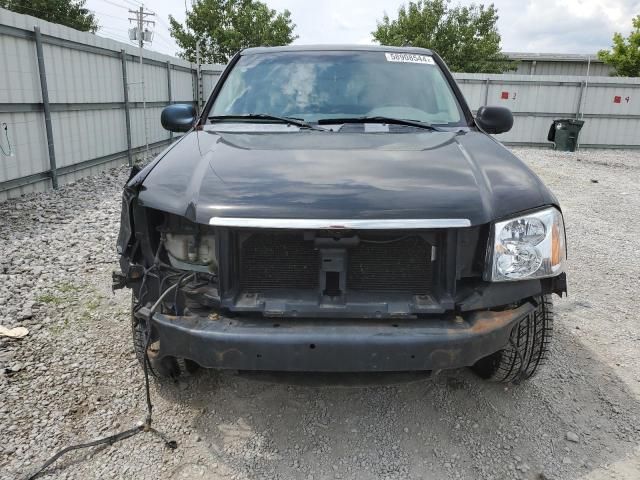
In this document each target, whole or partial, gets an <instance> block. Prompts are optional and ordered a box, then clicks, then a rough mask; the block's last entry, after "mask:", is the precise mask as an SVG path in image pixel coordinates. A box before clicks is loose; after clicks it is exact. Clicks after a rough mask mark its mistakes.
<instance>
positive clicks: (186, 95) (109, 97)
mask: <svg viewBox="0 0 640 480" xmlns="http://www.w3.org/2000/svg"><path fill="white" fill-rule="evenodd" d="M36 26H37V27H38V28H39V29H40V31H41V38H42V51H43V58H44V66H45V70H46V76H45V78H46V83H47V90H48V93H49V104H50V110H51V126H52V128H51V130H52V140H53V144H54V150H55V159H56V167H57V170H56V171H57V173H58V177H59V182H60V184H64V183H66V182H69V181H73V180H75V179H78V178H81V177H82V176H84V175H90V174H94V173H97V172H99V171H100V170H101V169H104V168H109V167H111V166H114V165H118V164H121V163H123V162H126V161H127V160H128V155H127V148H128V147H127V130H126V121H125V118H126V116H125V103H124V102H125V96H124V84H123V83H124V82H123V68H122V55H123V54H122V51H124V55H125V65H126V70H127V76H128V78H127V83H128V94H129V102H130V118H131V147H132V150H131V155H132V157H133V158H139V157H140V156H141V155H142V154H144V150H145V144H146V143H147V141H148V143H149V151H150V153H156V152H158V151H159V150H161V149H163V148H165V147H166V145H168V142H169V139H170V134H169V132H167V131H165V130H164V129H163V128H162V126H161V125H160V112H161V111H162V108H163V107H164V106H165V105H167V104H168V103H169V101H170V99H169V76H170V78H171V83H172V85H171V90H172V100H173V101H182V102H185V101H186V102H193V101H194V84H193V79H194V78H195V75H194V73H195V65H190V64H189V63H188V62H185V61H184V60H181V59H178V58H174V57H169V56H166V55H162V54H159V53H155V52H151V51H148V50H144V51H143V57H144V58H143V61H144V65H143V68H144V81H145V91H144V99H145V101H146V102H147V109H146V118H147V122H146V126H145V122H144V121H143V109H142V100H143V93H142V84H141V83H140V82H141V80H142V76H141V67H140V64H139V53H140V51H139V49H138V48H136V47H135V46H132V45H130V44H126V43H121V42H117V41H114V40H111V39H106V38H102V37H100V36H97V35H93V34H88V33H83V32H79V31H76V30H73V29H70V28H67V27H64V26H61V25H56V24H52V23H49V22H46V21H44V20H41V19H37V18H34V17H31V16H28V15H20V14H16V13H14V12H9V11H8V10H4V9H1V8H0V71H2V73H3V80H4V81H3V82H2V83H1V84H0V122H3V123H6V124H7V126H8V133H9V137H10V141H11V145H12V147H13V148H12V150H13V155H12V156H8V157H5V156H4V155H0V200H4V199H6V198H11V197H13V196H16V195H21V194H23V193H29V192H31V191H39V190H42V189H45V188H50V187H51V184H52V172H51V164H50V155H49V150H48V147H47V145H48V139H47V134H46V128H45V118H44V107H43V103H42V102H43V99H42V90H41V82H40V71H39V67H38V59H37V54H36V35H35V34H34V28H35V27H36ZM168 63H169V64H170V66H171V71H170V72H169V71H168V69H167V68H168V65H167V64H168ZM3 133H4V131H1V132H0V134H3ZM0 137H2V138H0V142H2V143H0V145H2V147H3V149H4V150H8V145H6V139H5V138H4V135H0Z"/></svg>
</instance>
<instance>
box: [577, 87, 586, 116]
mask: <svg viewBox="0 0 640 480" xmlns="http://www.w3.org/2000/svg"><path fill="white" fill-rule="evenodd" d="M584 85H585V81H584V80H582V81H580V93H579V94H578V105H577V106H576V120H579V119H580V112H581V111H582V95H583V93H584Z"/></svg>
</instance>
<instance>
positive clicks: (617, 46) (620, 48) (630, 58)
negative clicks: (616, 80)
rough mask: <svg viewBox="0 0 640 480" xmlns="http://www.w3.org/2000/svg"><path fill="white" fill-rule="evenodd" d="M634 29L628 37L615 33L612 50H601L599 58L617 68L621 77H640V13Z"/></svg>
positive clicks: (634, 20)
mask: <svg viewBox="0 0 640 480" xmlns="http://www.w3.org/2000/svg"><path fill="white" fill-rule="evenodd" d="M632 22H633V31H632V32H631V33H630V34H629V37H627V38H626V39H625V38H624V37H623V36H622V35H621V34H620V33H617V32H616V33H615V34H614V35H613V47H612V49H611V50H600V51H599V52H598V58H599V59H600V60H602V61H603V62H604V63H606V64H608V65H611V66H612V67H613V68H614V69H615V74H614V75H616V76H619V77H640V15H638V16H636V17H635V18H634V19H633V20H632Z"/></svg>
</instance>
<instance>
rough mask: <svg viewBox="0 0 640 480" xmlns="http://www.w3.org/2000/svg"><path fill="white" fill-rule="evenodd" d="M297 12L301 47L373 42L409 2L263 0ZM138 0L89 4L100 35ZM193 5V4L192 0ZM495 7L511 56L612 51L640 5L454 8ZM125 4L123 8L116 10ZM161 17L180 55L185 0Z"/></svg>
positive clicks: (627, 0) (533, 1)
mask: <svg viewBox="0 0 640 480" xmlns="http://www.w3.org/2000/svg"><path fill="white" fill-rule="evenodd" d="M262 1H265V2H266V3H267V4H268V5H269V7H271V8H273V9H275V10H278V11H282V10H284V9H288V10H290V11H291V15H292V18H293V21H294V22H295V23H296V25H297V28H296V33H297V34H298V35H299V38H298V40H296V43H298V44H317V43H334V44H335V43H360V44H362V43H365V44H366V43H372V42H373V40H372V37H371V32H372V31H373V30H375V28H376V21H377V20H380V19H381V18H382V16H383V15H384V13H385V12H386V13H387V14H389V16H390V17H392V18H393V17H394V16H395V15H396V13H397V11H398V8H399V7H400V5H402V4H403V3H407V2H406V1H405V0H315V1H313V2H312V1H310V0H262ZM134 3H139V2H137V0H110V1H108V2H107V1H106V0H88V1H87V7H88V8H90V9H92V10H94V11H96V12H97V16H98V18H99V20H100V24H101V25H103V26H104V29H103V30H102V31H100V32H99V34H100V35H103V36H108V37H113V38H117V39H119V40H126V35H127V28H129V22H128V20H127V17H128V16H129V14H128V12H127V6H128V5H132V4H134ZM187 3H188V4H190V3H191V2H190V1H188V2H187ZM456 3H462V4H470V3H485V4H489V3H494V4H495V6H496V7H497V9H498V14H499V16H500V20H499V21H498V28H499V30H500V33H501V35H502V46H503V49H504V50H505V51H523V52H564V53H594V52H596V51H597V50H599V49H601V48H608V47H609V46H610V44H611V37H612V36H613V33H614V32H616V31H618V32H621V33H624V34H626V33H628V32H629V31H630V30H631V18H632V17H633V16H634V15H636V14H638V12H640V0H511V1H510V0H486V1H484V2H483V0H475V2H474V1H473V0H460V1H458V0H453V1H452V4H456ZM114 4H115V5H114ZM116 5H120V7H118V6H116ZM145 6H146V7H147V8H149V9H151V10H154V11H155V12H156V13H157V14H158V15H157V17H158V18H157V20H158V23H157V24H156V33H157V35H156V39H155V41H154V43H153V45H152V48H153V49H154V50H158V51H161V52H163V53H168V54H175V52H176V51H177V50H178V47H177V45H175V42H174V41H173V39H172V38H171V36H170V35H169V31H168V28H167V24H168V16H169V14H171V15H174V16H175V17H176V18H177V19H178V20H180V21H183V20H184V1H183V0H171V1H167V0H146V1H145Z"/></svg>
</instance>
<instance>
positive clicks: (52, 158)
mask: <svg viewBox="0 0 640 480" xmlns="http://www.w3.org/2000/svg"><path fill="white" fill-rule="evenodd" d="M33 31H34V33H35V39H36V54H37V55H38V71H39V72H40V89H41V90H42V106H43V109H44V124H45V128H46V131H47V146H48V147H49V165H50V168H51V185H52V186H53V188H54V189H57V188H58V169H57V167H56V150H55V147H54V144H53V128H52V127H51V108H50V106H49V88H48V87H47V72H46V70H45V67H44V53H43V51H42V34H41V33H40V27H33Z"/></svg>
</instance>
